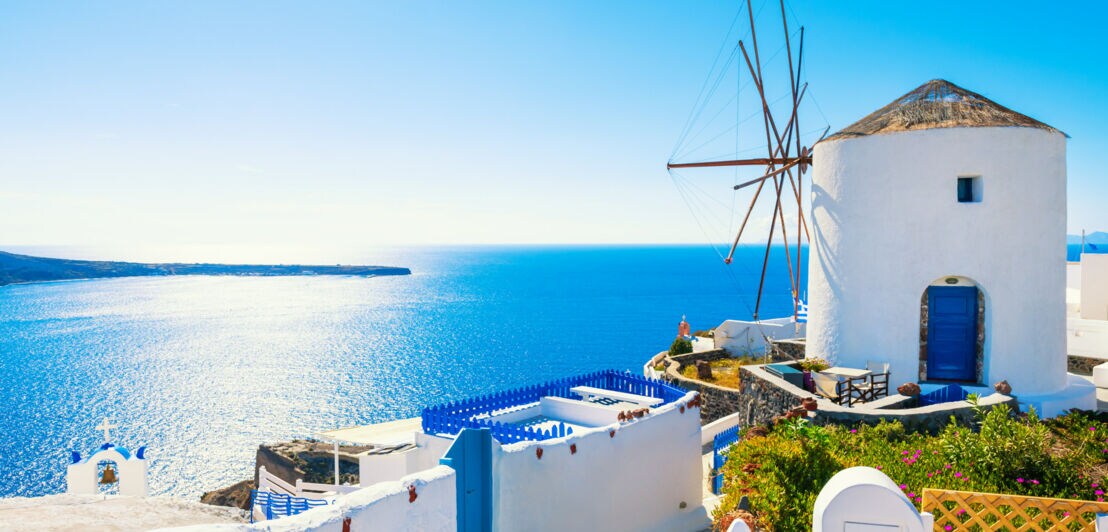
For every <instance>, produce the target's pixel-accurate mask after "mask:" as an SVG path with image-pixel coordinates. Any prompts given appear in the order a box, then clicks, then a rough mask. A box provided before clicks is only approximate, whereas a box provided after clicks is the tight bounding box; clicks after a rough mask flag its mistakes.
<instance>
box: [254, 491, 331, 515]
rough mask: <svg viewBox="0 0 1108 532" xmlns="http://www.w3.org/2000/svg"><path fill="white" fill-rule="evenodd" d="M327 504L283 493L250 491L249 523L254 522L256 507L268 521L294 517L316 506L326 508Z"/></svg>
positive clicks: (319, 500) (318, 500)
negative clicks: (260, 509)
mask: <svg viewBox="0 0 1108 532" xmlns="http://www.w3.org/2000/svg"><path fill="white" fill-rule="evenodd" d="M328 504H330V503H328V502H327V501H324V500H321V499H306V498H304V497H293V496H291V495H285V494H283V493H273V492H270V491H258V490H250V522H251V523H253V522H254V508H255V507H258V506H260V507H261V508H262V513H263V514H264V515H265V518H266V520H267V521H268V520H270V519H276V518H278V517H285V516H289V515H296V514H298V513H301V512H306V511H308V510H309V509H311V508H315V507H316V506H327V505H328Z"/></svg>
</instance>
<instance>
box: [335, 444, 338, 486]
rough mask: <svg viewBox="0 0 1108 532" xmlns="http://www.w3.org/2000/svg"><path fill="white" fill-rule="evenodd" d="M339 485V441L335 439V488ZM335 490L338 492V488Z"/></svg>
mask: <svg viewBox="0 0 1108 532" xmlns="http://www.w3.org/2000/svg"><path fill="white" fill-rule="evenodd" d="M338 487H339V441H338V440H335V488H338ZM335 492H338V490H337V489H336V490H335Z"/></svg>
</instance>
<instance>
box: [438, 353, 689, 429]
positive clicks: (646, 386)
mask: <svg viewBox="0 0 1108 532" xmlns="http://www.w3.org/2000/svg"><path fill="white" fill-rule="evenodd" d="M575 386H591V387H593V388H602V389H605V390H611V391H616V392H625V393H631V394H635V395H643V396H646V397H655V398H660V399H662V403H661V404H667V403H672V402H674V401H676V400H678V399H680V398H682V397H684V396H685V393H686V391H685V390H683V389H681V388H678V387H676V386H673V385H671V384H668V383H666V382H663V381H660V380H657V379H648V378H646V377H643V376H640V375H635V374H633V373H631V372H629V371H626V372H621V371H616V370H603V371H596V372H593V373H588V374H585V375H578V376H576V377H566V378H562V379H557V380H553V381H549V382H544V383H542V384H535V385H532V386H525V387H523V388H517V389H515V390H508V391H505V392H498V393H492V394H488V395H482V396H478V397H472V398H469V399H463V400H461V401H456V402H450V403H446V404H441V405H436V406H429V407H427V408H424V409H423V412H422V415H423V431H424V432H426V433H428V434H457V433H458V432H460V431H461V430H462V429H464V428H470V429H480V428H488V429H489V430H491V431H492V436H493V437H494V438H496V439H497V441H499V442H500V443H513V442H518V441H528V440H532V441H534V440H546V439H550V438H558V437H561V436H565V435H567V434H571V433H572V432H573V430H572V429H571V428H567V427H566V426H565V424H564V423H559V424H558V425H556V426H553V427H551V428H548V429H546V430H542V429H540V428H536V427H527V426H520V425H516V424H512V423H500V422H497V421H492V420H490V419H487V418H481V419H477V418H478V416H482V415H488V414H491V413H492V412H496V411H498V410H505V409H508V408H512V407H517V406H524V405H528V404H532V403H535V402H538V400H539V399H541V398H543V397H548V396H553V397H564V398H566V399H577V398H578V396H577V394H575V393H573V392H571V391H570V389H572V388H573V387H575Z"/></svg>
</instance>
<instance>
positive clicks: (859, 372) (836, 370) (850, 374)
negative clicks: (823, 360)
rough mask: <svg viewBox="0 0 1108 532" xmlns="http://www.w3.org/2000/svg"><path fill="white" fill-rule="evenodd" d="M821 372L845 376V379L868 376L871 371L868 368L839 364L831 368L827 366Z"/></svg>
mask: <svg viewBox="0 0 1108 532" xmlns="http://www.w3.org/2000/svg"><path fill="white" fill-rule="evenodd" d="M821 373H828V374H831V375H835V376H837V377H845V378H847V379H857V378H860V377H868V376H870V375H871V374H872V373H873V372H872V371H870V370H868V369H858V368H845V367H841V366H835V367H833V368H827V369H825V370H823V371H822V372H821Z"/></svg>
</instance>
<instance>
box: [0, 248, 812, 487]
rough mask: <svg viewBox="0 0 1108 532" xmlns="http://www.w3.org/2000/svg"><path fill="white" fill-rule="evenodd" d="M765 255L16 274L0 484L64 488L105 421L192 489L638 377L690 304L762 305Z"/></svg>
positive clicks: (661, 251)
mask: <svg viewBox="0 0 1108 532" xmlns="http://www.w3.org/2000/svg"><path fill="white" fill-rule="evenodd" d="M763 250H764V248H762V247H748V248H741V249H740V251H739V254H738V259H737V260H736V263H735V264H733V265H732V266H730V267H725V266H723V265H722V261H721V260H720V258H719V256H718V255H717V254H716V252H715V251H714V250H712V249H711V248H710V247H696V246H651V247H633V246H620V247H533V246H531V247H523V246H520V247H465V248H446V249H444V248H425V249H400V250H392V251H390V252H388V253H385V254H368V255H366V256H364V257H359V258H360V259H361V260H362V261H363V262H364V263H371V264H389V265H396V266H408V267H410V268H411V269H412V271H413V272H414V273H413V275H411V276H404V277H380V278H350V277H268V278H243V277H176V278H173V277H170V278H129V279H109V280H99V281H70V282H56V283H43V284H28V285H15V286H7V287H0V404H2V405H3V408H2V409H0V472H2V474H3V476H4V482H2V483H0V496H16V495H21V496H33V495H42V494H48V493H57V492H62V491H64V490H65V476H64V475H65V466H66V464H67V463H68V457H69V451H70V450H71V449H72V450H78V451H81V452H82V453H86V452H87V451H88V450H90V449H93V448H95V447H96V446H98V445H99V443H100V441H101V435H100V433H99V432H97V431H96V430H94V427H95V426H96V425H97V424H98V423H99V422H100V420H101V419H102V418H103V417H104V416H110V417H111V418H112V420H113V421H114V422H116V423H117V424H119V425H120V427H121V428H120V429H118V430H117V431H116V433H115V437H114V438H113V439H114V440H115V441H116V443H118V444H120V445H123V446H126V447H130V448H132V449H133V448H135V447H138V446H139V445H147V446H149V449H150V455H151V456H152V457H153V458H152V469H151V472H150V484H151V489H152V491H153V492H154V493H157V494H173V495H181V496H189V497H192V496H197V495H198V494H200V493H201V492H203V491H205V490H210V489H213V488H217V487H221V486H224V485H228V484H231V483H233V482H237V481H239V480H242V479H245V478H249V477H251V476H252V471H251V468H252V465H253V460H254V452H255V449H256V448H257V445H258V444H259V443H262V442H267V441H279V440H286V439H290V438H294V437H306V436H310V435H311V434H313V432H315V431H319V430H326V429H332V428H338V427H343V426H350V425H358V424H365V423H372V422H379V421H387V420H392V419H397V418H402V417H409V416H414V415H417V414H418V411H419V409H420V407H422V406H423V405H426V404H430V403H438V402H443V401H448V400H452V399H459V398H463V397H466V396H469V395H472V394H479V393H484V392H489V391H494V390H500V389H505V388H510V387H514V386H519V385H523V384H527V383H532V382H536V381H541V380H545V379H550V378H555V377H560V376H566V375H572V374H577V373H582V372H587V371H592V370H596V369H602V368H618V369H631V370H632V371H635V372H638V371H640V368H641V365H642V364H643V362H644V361H645V359H646V358H648V357H649V356H651V355H653V354H654V353H656V352H658V351H660V350H662V349H664V348H666V347H667V346H668V344H669V342H670V341H671V340H672V338H673V337H674V335H675V334H676V330H677V322H678V321H679V320H680V319H681V315H682V314H687V315H688V319H689V322H690V323H691V324H692V326H693V327H694V328H708V327H712V326H715V325H717V324H719V323H720V322H721V321H723V320H724V319H727V318H738V319H743V318H748V317H749V316H750V307H752V306H753V305H754V294H755V291H756V289H757V276H758V270H759V268H760V264H761V254H762V252H763ZM771 261H773V262H772V264H773V266H774V267H771V268H770V269H769V274H768V276H767V281H766V285H767V288H766V296H765V300H764V301H763V303H762V312H761V315H762V317H775V316H784V315H787V314H789V313H791V311H792V304H791V302H790V296H789V286H788V277H787V274H786V273H785V259H784V255H783V250H782V248H775V252H774V256H773V257H771ZM343 262H345V263H349V262H350V261H346V260H344V261H343ZM804 264H805V268H806V264H807V262H806V261H805V263H804ZM805 284H806V283H805Z"/></svg>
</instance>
